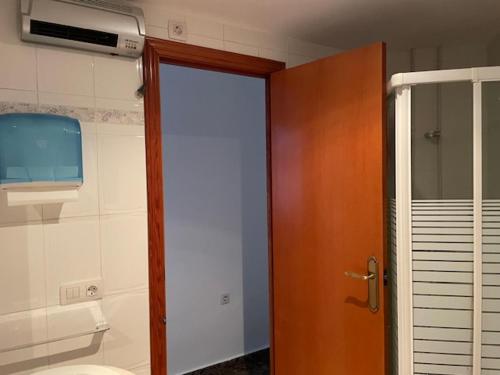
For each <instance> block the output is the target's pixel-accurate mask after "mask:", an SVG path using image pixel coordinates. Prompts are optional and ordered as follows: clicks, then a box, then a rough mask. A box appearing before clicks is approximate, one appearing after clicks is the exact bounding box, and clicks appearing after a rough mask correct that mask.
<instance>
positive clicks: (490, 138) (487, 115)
mask: <svg viewBox="0 0 500 375" xmlns="http://www.w3.org/2000/svg"><path fill="white" fill-rule="evenodd" d="M482 114H483V194H484V195H483V197H484V199H500V168H499V166H498V162H499V161H500V147H499V145H500V82H488V83H483V112H482Z"/></svg>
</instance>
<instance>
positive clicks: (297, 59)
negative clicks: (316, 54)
mask: <svg viewBox="0 0 500 375" xmlns="http://www.w3.org/2000/svg"><path fill="white" fill-rule="evenodd" d="M313 60H314V58H312V57H307V56H301V55H294V54H291V53H289V54H288V59H287V61H286V66H287V68H292V67H294V66H297V65H302V64H306V63H308V62H310V61H313Z"/></svg>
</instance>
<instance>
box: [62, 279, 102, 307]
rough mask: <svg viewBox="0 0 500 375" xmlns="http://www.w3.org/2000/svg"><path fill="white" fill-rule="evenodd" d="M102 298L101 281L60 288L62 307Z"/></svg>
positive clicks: (81, 282) (64, 285) (77, 283)
mask: <svg viewBox="0 0 500 375" xmlns="http://www.w3.org/2000/svg"><path fill="white" fill-rule="evenodd" d="M100 298H102V280H101V279H96V280H85V281H79V282H76V283H71V284H63V285H61V286H60V288H59V303H60V304H61V305H69V304H72V303H78V302H85V301H93V300H96V299H100Z"/></svg>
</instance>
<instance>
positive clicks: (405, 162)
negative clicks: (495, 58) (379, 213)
mask: <svg viewBox="0 0 500 375" xmlns="http://www.w3.org/2000/svg"><path fill="white" fill-rule="evenodd" d="M388 91H389V93H390V94H391V95H390V96H389V101H391V100H393V101H394V103H395V105H394V107H395V109H394V111H393V112H392V113H391V109H393V108H392V107H391V104H390V103H389V106H388V139H389V146H390V147H389V159H390V166H389V177H390V178H391V181H390V183H389V191H390V196H389V210H388V211H389V215H390V218H389V230H390V233H389V236H388V238H389V241H390V244H389V254H390V257H391V261H390V264H391V270H390V274H389V275H390V277H391V283H390V284H389V285H390V286H391V288H392V290H391V296H392V304H393V308H392V339H393V340H392V345H391V348H392V355H391V371H392V374H393V375H409V374H414V375H500V67H487V68H471V69H456V70H441V71H427V72H412V73H400V74H396V75H394V76H393V77H392V78H391V81H390V82H389V85H388ZM394 103H393V104H394ZM391 163H392V164H391Z"/></svg>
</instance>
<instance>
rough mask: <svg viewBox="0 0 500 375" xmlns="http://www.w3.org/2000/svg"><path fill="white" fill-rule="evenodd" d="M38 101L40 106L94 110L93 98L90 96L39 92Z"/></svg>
mask: <svg viewBox="0 0 500 375" xmlns="http://www.w3.org/2000/svg"><path fill="white" fill-rule="evenodd" d="M38 100H39V104H40V105H44V104H48V105H63V106H72V107H80V108H94V98H93V97H91V96H83V95H68V94H57V93H52V92H39V93H38Z"/></svg>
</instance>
